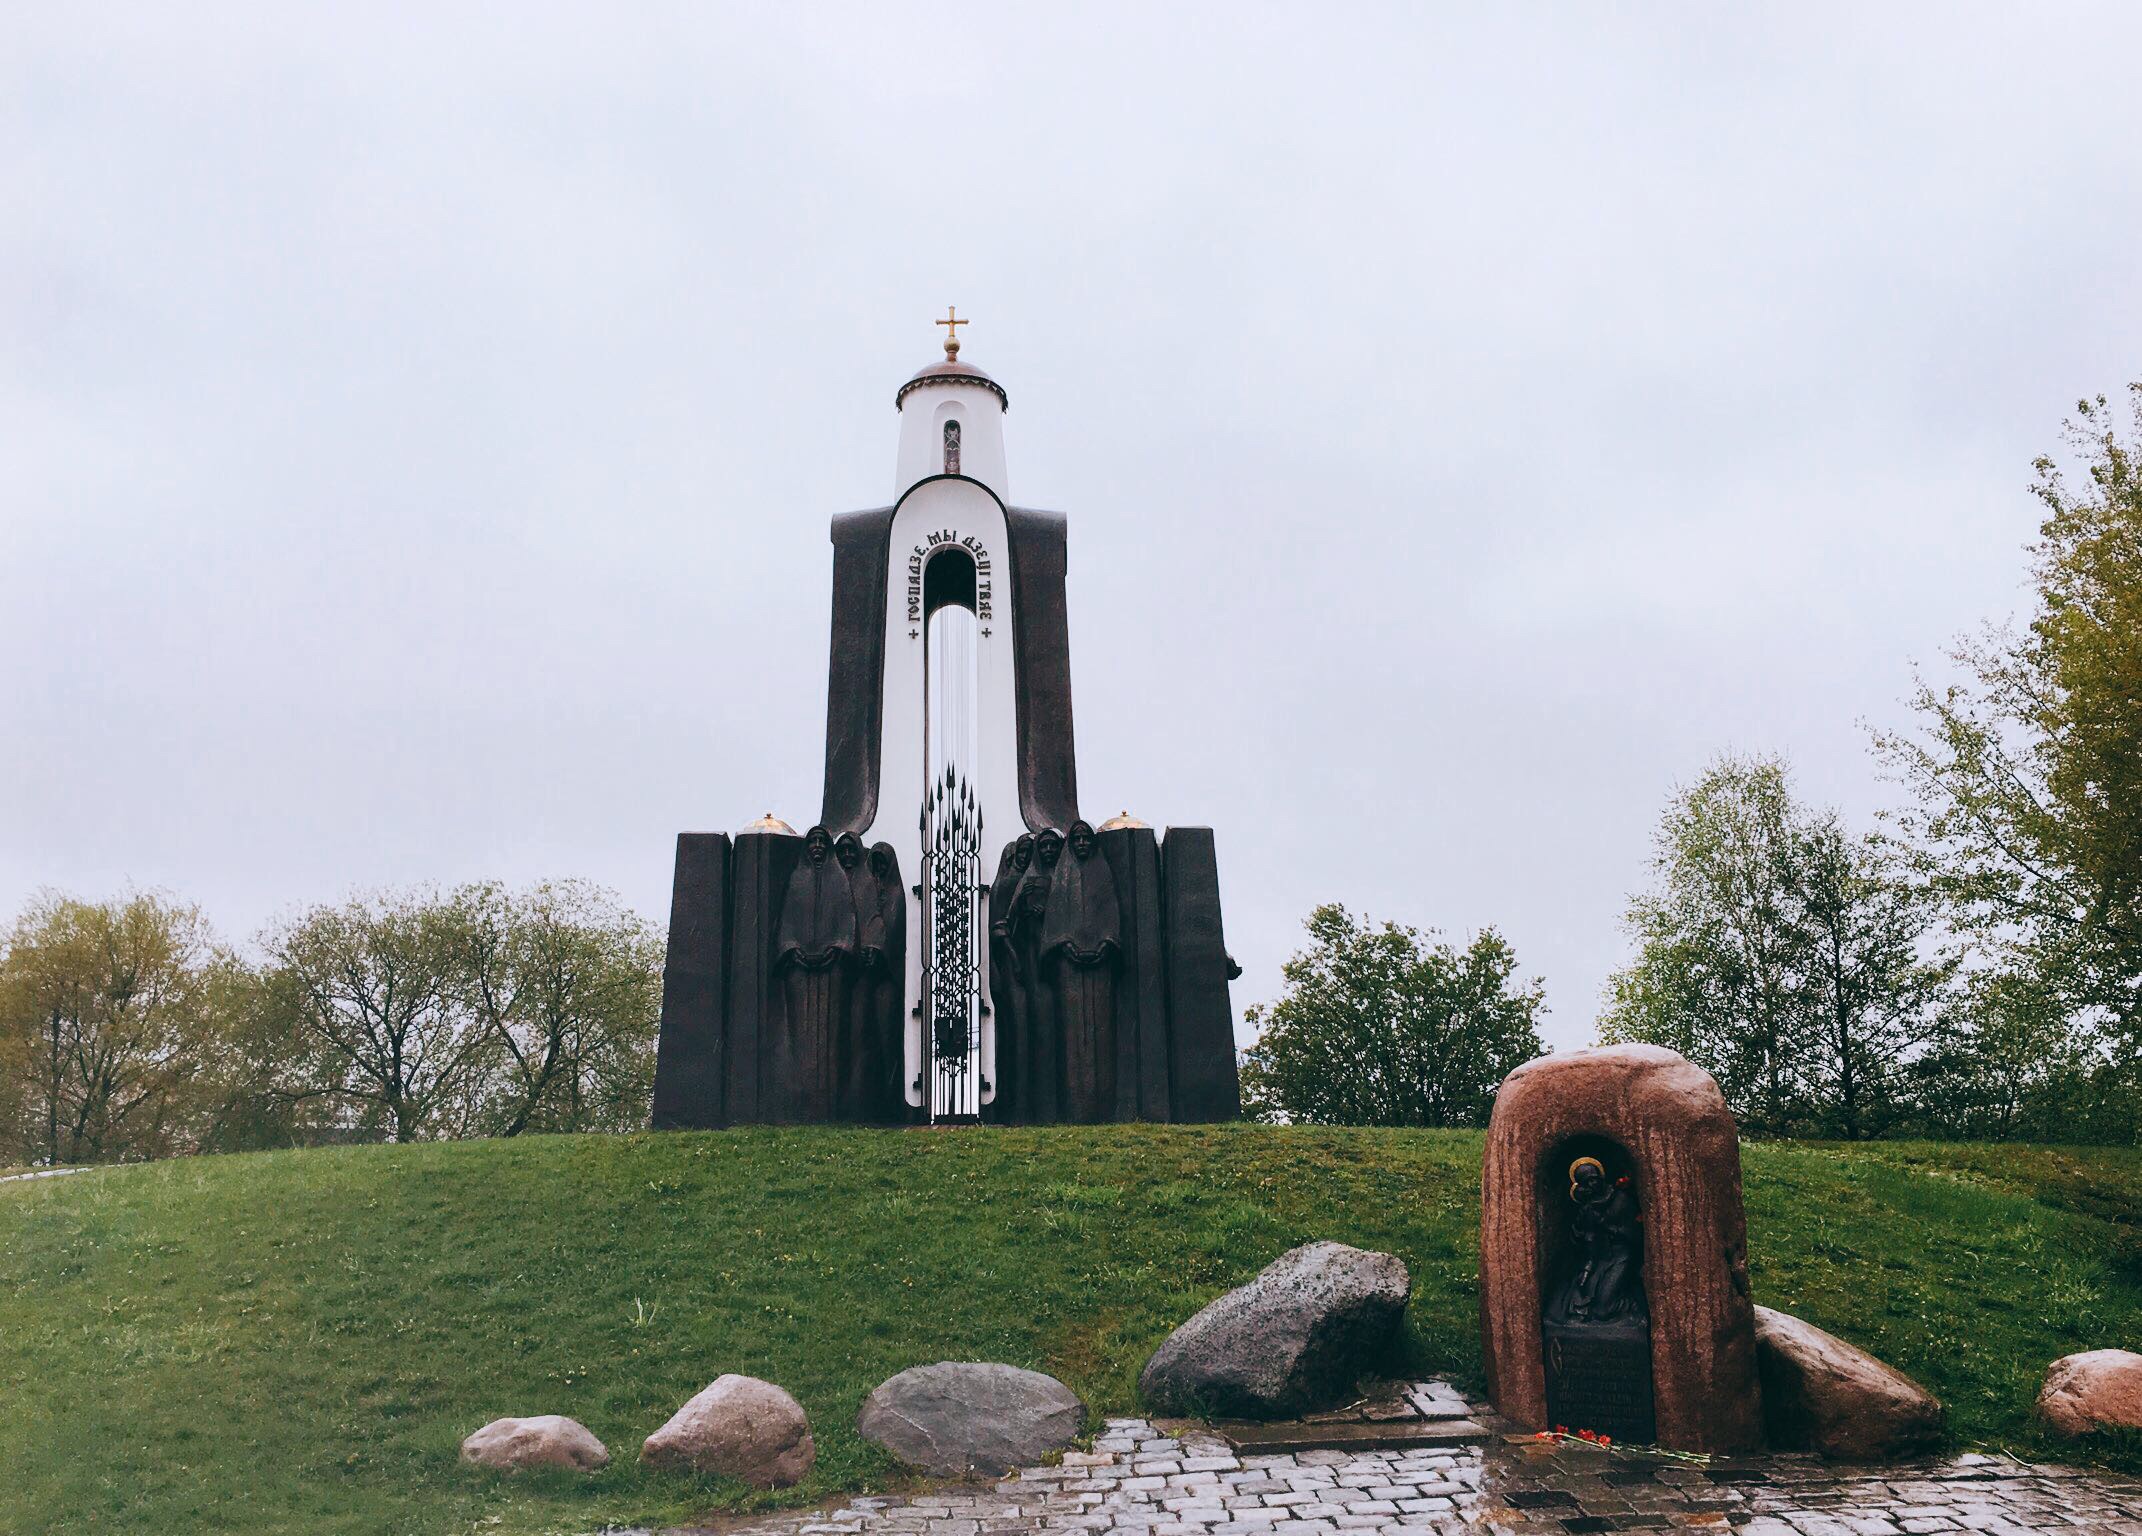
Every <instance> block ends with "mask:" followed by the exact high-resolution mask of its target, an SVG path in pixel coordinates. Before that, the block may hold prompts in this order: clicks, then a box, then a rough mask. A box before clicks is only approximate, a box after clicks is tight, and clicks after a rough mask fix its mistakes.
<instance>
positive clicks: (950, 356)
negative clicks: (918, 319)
mask: <svg viewBox="0 0 2142 1536" xmlns="http://www.w3.org/2000/svg"><path fill="white" fill-rule="evenodd" d="M930 323H931V324H933V325H941V326H943V327H944V328H945V361H946V362H948V363H949V362H956V361H958V359H959V332H958V331H957V330H956V329H954V327H956V326H962V325H966V324H968V323H969V322H967V321H965V320H962V319H960V318H959V307H958V306H957V305H955V304H947V305H946V306H945V317H944V319H942V320H933V321H931V322H930Z"/></svg>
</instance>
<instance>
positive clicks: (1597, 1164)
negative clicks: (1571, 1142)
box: [1569, 1157, 1606, 1200]
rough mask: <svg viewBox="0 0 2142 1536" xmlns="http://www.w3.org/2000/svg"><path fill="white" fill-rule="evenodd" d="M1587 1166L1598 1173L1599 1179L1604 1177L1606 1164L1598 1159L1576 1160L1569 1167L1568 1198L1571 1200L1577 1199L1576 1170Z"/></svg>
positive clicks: (1583, 1158) (1584, 1158)
mask: <svg viewBox="0 0 2142 1536" xmlns="http://www.w3.org/2000/svg"><path fill="white" fill-rule="evenodd" d="M1587 1164H1588V1165H1590V1166H1591V1167H1593V1168H1595V1169H1597V1170H1598V1171H1599V1177H1601V1178H1602V1179H1603V1178H1605V1177H1606V1164H1605V1163H1602V1162H1601V1161H1599V1159H1598V1158H1596V1157H1580V1158H1578V1159H1577V1160H1576V1161H1575V1162H1573V1163H1571V1164H1570V1165H1569V1196H1570V1198H1571V1199H1572V1200H1574V1199H1575V1198H1576V1197H1577V1170H1578V1169H1579V1168H1582V1167H1585V1166H1586V1165H1587Z"/></svg>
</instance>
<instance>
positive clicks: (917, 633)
mask: <svg viewBox="0 0 2142 1536" xmlns="http://www.w3.org/2000/svg"><path fill="white" fill-rule="evenodd" d="M921 634H922V631H921V630H919V629H911V630H909V631H908V632H907V638H908V639H910V640H913V639H916V638H918V637H919V636H920V635H921Z"/></svg>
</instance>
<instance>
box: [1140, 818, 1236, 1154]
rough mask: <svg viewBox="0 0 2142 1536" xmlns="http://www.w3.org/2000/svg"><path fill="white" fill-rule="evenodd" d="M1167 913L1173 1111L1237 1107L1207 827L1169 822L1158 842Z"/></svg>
mask: <svg viewBox="0 0 2142 1536" xmlns="http://www.w3.org/2000/svg"><path fill="white" fill-rule="evenodd" d="M1160 880H1161V886H1162V889H1163V892H1164V901H1165V905H1166V913H1167V918H1166V921H1167V944H1168V1037H1169V1046H1170V1052H1169V1066H1170V1069H1171V1070H1170V1078H1169V1081H1170V1086H1171V1089H1172V1100H1173V1102H1172V1105H1171V1107H1172V1109H1173V1110H1174V1118H1175V1119H1177V1120H1181V1121H1190V1122H1200V1123H1201V1122H1205V1121H1214V1120H1232V1119H1234V1118H1236V1117H1237V1116H1238V1115H1240V1114H1241V1113H1242V1089H1241V1084H1240V1082H1239V1080H1238V1078H1237V1076H1236V1072H1235V1017H1234V1005H1233V1004H1232V1003H1231V1002H1230V1001H1229V1000H1228V996H1227V981H1228V971H1229V969H1230V965H1231V962H1230V961H1229V960H1228V958H1227V938H1226V935H1225V934H1224V933H1223V932H1222V931H1221V927H1220V867H1219V860H1218V857H1217V855H1216V854H1215V852H1214V850H1213V842H1212V828H1210V827H1170V828H1168V833H1167V837H1166V839H1165V840H1164V841H1163V842H1162V843H1161V845H1160Z"/></svg>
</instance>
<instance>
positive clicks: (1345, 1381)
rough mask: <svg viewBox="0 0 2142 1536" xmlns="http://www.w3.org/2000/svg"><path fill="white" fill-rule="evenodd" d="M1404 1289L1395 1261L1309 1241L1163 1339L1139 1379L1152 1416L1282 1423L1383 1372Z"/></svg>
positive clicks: (1407, 1287) (1333, 1402)
mask: <svg viewBox="0 0 2142 1536" xmlns="http://www.w3.org/2000/svg"><path fill="white" fill-rule="evenodd" d="M1411 1288H1412V1282H1411V1280H1410V1278H1409V1277H1408V1276H1407V1274H1406V1265H1405V1261H1404V1260H1402V1259H1400V1258H1399V1257H1398V1256H1397V1255H1396V1254H1389V1253H1368V1252H1364V1251H1363V1250H1361V1249H1359V1248H1349V1247H1347V1246H1346V1245H1345V1244H1344V1243H1307V1244H1304V1245H1303V1246H1302V1247H1300V1248H1296V1249H1294V1250H1292V1251H1291V1252H1289V1253H1284V1254H1281V1255H1280V1256H1279V1258H1277V1259H1275V1260H1274V1261H1273V1262H1272V1263H1271V1265H1269V1266H1268V1267H1267V1268H1266V1269H1265V1271H1264V1272H1263V1273H1262V1274H1260V1275H1259V1276H1258V1277H1257V1278H1256V1279H1254V1280H1252V1281H1251V1282H1250V1283H1249V1284H1247V1285H1245V1286H1241V1287H1238V1288H1237V1289H1235V1290H1232V1291H1229V1292H1228V1293H1227V1294H1226V1295H1224V1296H1222V1297H1220V1298H1219V1299H1217V1300H1216V1301H1214V1302H1212V1303H1211V1304H1210V1305H1208V1306H1207V1307H1206V1308H1205V1309H1204V1310H1203V1311H1201V1312H1199V1313H1198V1314H1197V1316H1195V1317H1193V1318H1191V1319H1190V1321H1189V1322H1187V1323H1184V1324H1183V1325H1182V1326H1181V1327H1180V1328H1178V1329H1176V1330H1175V1331H1174V1332H1173V1333H1171V1334H1169V1335H1168V1337H1167V1339H1166V1341H1165V1342H1164V1343H1162V1344H1161V1346H1160V1348H1159V1349H1157V1350H1155V1351H1154V1352H1153V1358H1152V1359H1150V1360H1148V1361H1147V1362H1146V1363H1145V1370H1144V1371H1143V1372H1142V1373H1141V1374H1140V1375H1139V1377H1138V1390H1139V1391H1140V1392H1142V1393H1144V1394H1145V1400H1146V1403H1147V1405H1148V1406H1149V1407H1150V1408H1152V1409H1153V1411H1154V1412H1156V1413H1173V1414H1197V1415H1207V1416H1210V1417H1214V1418H1236V1419H1280V1418H1288V1417H1291V1416H1293V1415H1295V1414H1301V1413H1311V1412H1314V1411H1316V1410H1318V1409H1321V1408H1332V1407H1336V1406H1338V1405H1339V1404H1340V1403H1342V1402H1344V1401H1345V1400H1346V1397H1347V1394H1348V1393H1350V1392H1351V1391H1352V1390H1353V1386H1354V1383H1355V1382H1357V1381H1358V1380H1360V1379H1361V1377H1363V1376H1364V1375H1370V1374H1373V1373H1376V1372H1378V1371H1382V1370H1386V1369H1388V1368H1389V1366H1390V1364H1391V1360H1390V1355H1391V1352H1392V1350H1393V1349H1394V1348H1395V1347H1396V1344H1397V1340H1398V1328H1399V1322H1400V1320H1401V1319H1402V1318H1403V1317H1404V1316H1405V1311H1406V1297H1407V1295H1408V1294H1409V1292H1410V1291H1411Z"/></svg>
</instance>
